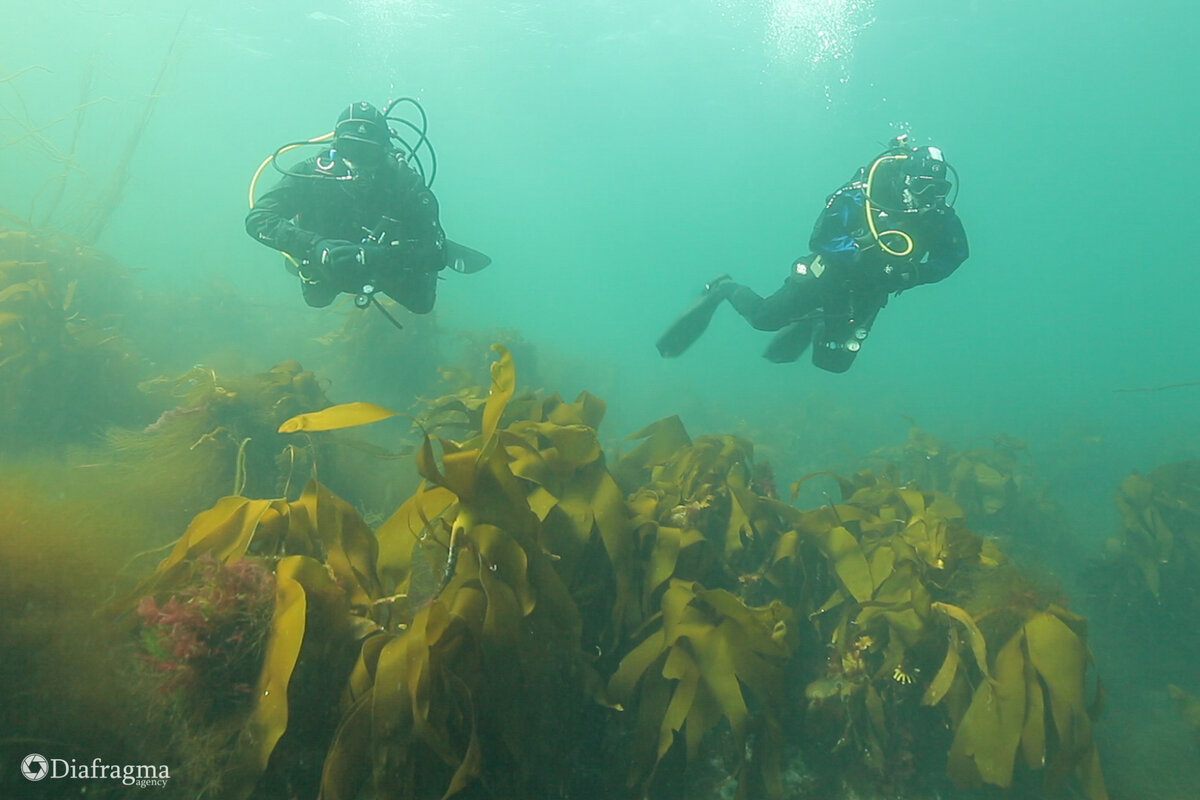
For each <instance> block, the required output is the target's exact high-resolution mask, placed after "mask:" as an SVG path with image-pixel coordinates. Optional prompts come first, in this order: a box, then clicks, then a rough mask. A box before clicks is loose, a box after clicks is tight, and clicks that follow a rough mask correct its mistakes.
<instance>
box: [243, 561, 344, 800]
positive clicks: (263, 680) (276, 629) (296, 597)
mask: <svg viewBox="0 0 1200 800" xmlns="http://www.w3.org/2000/svg"><path fill="white" fill-rule="evenodd" d="M308 583H311V584H312V585H313V586H324V585H327V584H330V583H331V581H330V579H329V576H328V573H326V572H325V567H324V565H323V564H321V562H319V561H317V560H315V559H312V558H309V557H308V556H288V557H286V558H284V559H282V560H281V561H280V562H279V564H278V565H277V566H276V568H275V614H274V617H273V618H272V620H271V631H270V634H269V636H268V638H267V647H266V652H264V653H263V666H262V671H261V672H260V673H259V677H258V685H257V687H256V688H255V695H254V696H255V697H256V698H257V702H255V704H254V710H253V711H252V712H251V713H250V717H249V718H248V719H247V720H246V723H245V725H244V726H243V728H242V732H241V735H240V736H239V738H238V742H237V744H236V745H235V746H234V747H233V748H232V754H233V755H232V757H231V758H230V762H229V764H228V765H227V766H226V767H225V779H226V780H227V781H228V783H227V784H226V785H227V786H228V788H229V792H230V794H228V795H226V796H228V797H232V798H246V797H249V796H250V794H251V792H253V791H254V787H255V784H256V783H257V782H258V778H259V776H260V775H262V773H263V770H265V769H266V768H267V761H268V760H269V759H270V757H271V752H272V751H273V750H274V749H275V743H276V742H278V741H279V737H280V736H282V735H283V732H284V731H285V730H286V729H287V724H288V700H287V690H288V682H289V681H290V680H291V677H292V670H293V669H294V668H295V666H296V658H297V657H298V656H299V655H300V644H301V642H302V641H303V640H304V629H305V612H306V609H307V601H306V597H305V589H304V584H308Z"/></svg>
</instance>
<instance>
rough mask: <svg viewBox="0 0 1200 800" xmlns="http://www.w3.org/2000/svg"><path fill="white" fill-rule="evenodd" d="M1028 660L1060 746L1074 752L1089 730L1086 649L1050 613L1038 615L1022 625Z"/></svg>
mask: <svg viewBox="0 0 1200 800" xmlns="http://www.w3.org/2000/svg"><path fill="white" fill-rule="evenodd" d="M1025 637H1026V639H1027V640H1028V642H1029V660H1030V661H1031V662H1032V663H1033V666H1034V667H1036V668H1037V671H1038V674H1039V675H1040V676H1041V678H1042V680H1043V681H1045V683H1046V688H1047V689H1048V690H1049V693H1050V710H1051V713H1052V714H1053V716H1054V727H1055V729H1056V730H1057V731H1058V735H1059V739H1060V741H1061V743H1062V746H1063V747H1064V748H1066V749H1067V750H1073V749H1074V748H1076V747H1077V746H1079V745H1081V744H1086V739H1084V740H1083V741H1078V740H1079V739H1080V738H1081V737H1084V736H1086V734H1087V731H1088V727H1089V726H1088V724H1087V723H1088V719H1087V702H1086V700H1085V698H1084V678H1085V676H1086V672H1087V665H1088V654H1087V647H1085V646H1084V644H1083V642H1082V641H1081V640H1080V638H1079V637H1078V636H1076V635H1075V632H1074V631H1072V630H1071V629H1070V628H1069V627H1067V625H1066V623H1064V622H1063V621H1062V620H1061V619H1059V618H1058V617H1056V616H1055V615H1053V614H1047V613H1045V612H1038V613H1037V614H1036V615H1034V616H1033V617H1032V618H1031V619H1030V620H1029V621H1027V622H1026V623H1025Z"/></svg>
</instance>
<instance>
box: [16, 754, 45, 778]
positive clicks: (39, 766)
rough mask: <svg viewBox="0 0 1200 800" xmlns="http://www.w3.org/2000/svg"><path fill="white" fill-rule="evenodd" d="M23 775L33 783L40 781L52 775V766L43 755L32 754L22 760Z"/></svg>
mask: <svg viewBox="0 0 1200 800" xmlns="http://www.w3.org/2000/svg"><path fill="white" fill-rule="evenodd" d="M21 774H22V775H24V776H25V777H26V778H28V779H29V780H31V781H40V780H41V779H42V778H44V777H46V776H47V775H49V774H50V764H49V762H47V761H46V757H45V756H44V755H42V754H41V753H30V754H29V755H27V756H25V758H23V759H21Z"/></svg>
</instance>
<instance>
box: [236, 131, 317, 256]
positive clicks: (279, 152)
mask: <svg viewBox="0 0 1200 800" xmlns="http://www.w3.org/2000/svg"><path fill="white" fill-rule="evenodd" d="M333 133H334V132H333V131H329V133H322V134H321V135H320V136H314V137H313V138H311V139H309V140H308V141H307V142H300V143H298V144H289V145H288V146H286V147H281V148H279V149H278V150H276V151H275V152H274V153H271V155H269V156H267V157H266V158H264V159H263V161H262V163H261V164H259V165H258V169H256V170H254V176H253V177H251V178H250V197H249V200H250V208H252V209H253V208H254V188H255V187H256V186H258V179H259V178H260V177H261V176H262V174H263V170H264V169H266V168H267V164H270V163H271V162H272V161H274V160H275V159H276V158H278V157H279V156H281V155H283V154H284V153H286V152H287V151H288V150H295V149H296V148H297V147H305V146H307V145H310V144H318V143H320V142H326V141H329V140H330V139H332V138H333ZM280 252H281V253H283V257H284V258H286V259H287V260H288V261H290V262H292V266H294V267H296V268H297V269H299V268H300V260H299V259H298V258H296V257H295V256H294V255H292V254H291V253H287V252H284V251H282V250H281V251H280Z"/></svg>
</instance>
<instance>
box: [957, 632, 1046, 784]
mask: <svg viewBox="0 0 1200 800" xmlns="http://www.w3.org/2000/svg"><path fill="white" fill-rule="evenodd" d="M1024 638H1025V637H1024V634H1023V633H1021V632H1018V633H1017V634H1016V635H1015V636H1013V637H1012V638H1011V639H1009V640H1008V643H1007V644H1005V645H1004V647H1002V648H1000V652H999V653H998V654H997V655H996V678H995V680H994V681H984V682H983V683H981V684H979V686H978V687H977V688H976V689H975V696H974V698H973V699H972V700H971V705H970V707H969V708H968V709H967V713H966V714H964V715H963V718H962V720H961V721H960V722H959V725H958V729H957V730H956V731H955V732H954V744H953V745H952V746H951V748H950V754H949V762H948V771H949V773H950V777H951V778H952V779H953V780H954V781H955V783H957V784H958V785H960V786H969V785H972V784H974V783H976V782H977V780H983V781H984V782H985V783H991V784H994V785H996V786H1008V785H1010V784H1011V783H1012V774H1013V767H1014V764H1015V761H1016V753H1017V746H1018V744H1020V741H1021V732H1022V730H1023V729H1024V725H1025V692H1026V685H1025V653H1024V651H1023V650H1022V641H1023V640H1024ZM1033 688H1034V689H1035V690H1036V688H1037V687H1033Z"/></svg>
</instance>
